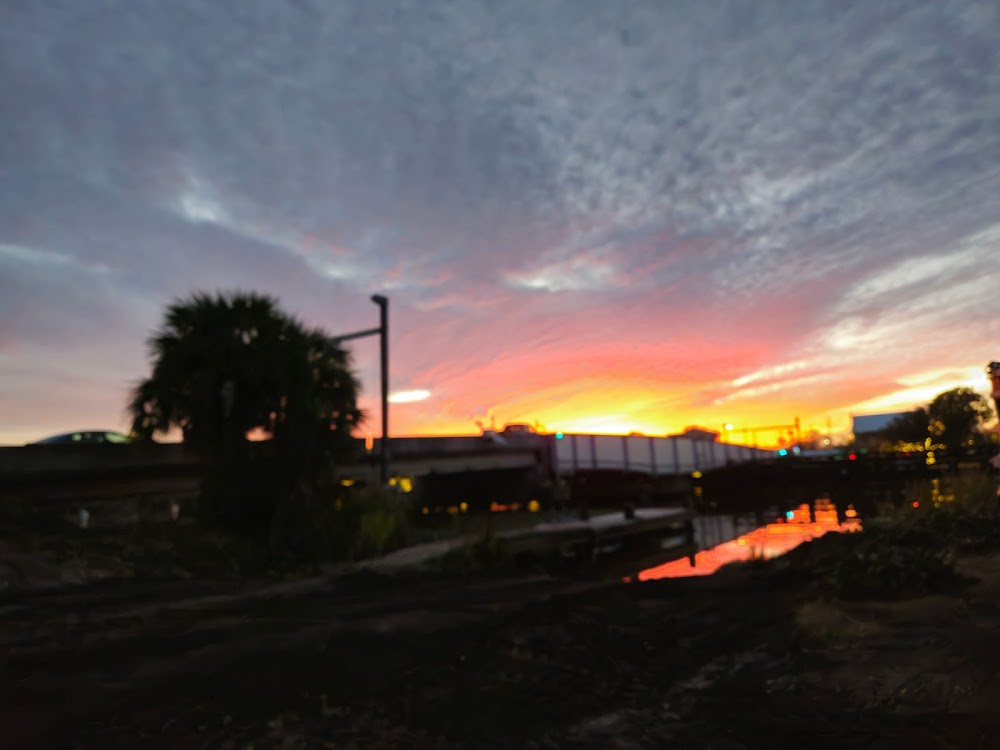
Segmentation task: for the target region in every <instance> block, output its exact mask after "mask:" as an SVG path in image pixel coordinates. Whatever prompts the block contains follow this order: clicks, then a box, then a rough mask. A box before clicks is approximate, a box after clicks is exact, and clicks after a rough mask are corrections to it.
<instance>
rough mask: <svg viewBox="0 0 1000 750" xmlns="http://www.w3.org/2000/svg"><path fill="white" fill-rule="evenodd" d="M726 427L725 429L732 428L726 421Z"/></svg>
mask: <svg viewBox="0 0 1000 750" xmlns="http://www.w3.org/2000/svg"><path fill="white" fill-rule="evenodd" d="M726 429H727V430H731V429H733V426H732V425H731V424H729V423H728V422H727V423H726Z"/></svg>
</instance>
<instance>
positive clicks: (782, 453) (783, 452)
mask: <svg viewBox="0 0 1000 750" xmlns="http://www.w3.org/2000/svg"><path fill="white" fill-rule="evenodd" d="M778 455H779V456H787V455H788V451H786V450H785V449H784V448H782V449H781V450H780V451H778Z"/></svg>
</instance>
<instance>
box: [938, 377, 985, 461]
mask: <svg viewBox="0 0 1000 750" xmlns="http://www.w3.org/2000/svg"><path fill="white" fill-rule="evenodd" d="M927 411H928V416H929V418H930V431H931V434H933V435H935V436H936V437H937V439H938V440H940V441H941V443H943V444H944V446H945V447H946V448H947V449H948V453H949V454H950V455H951V456H953V457H957V456H958V455H959V454H960V451H961V447H962V444H963V443H965V442H967V441H969V440H973V439H975V438H977V437H981V432H980V430H979V428H980V427H981V426H982V424H983V423H984V422H986V421H987V420H989V419H990V417H991V416H992V414H993V410H992V409H991V408H990V404H989V402H988V401H987V400H986V399H985V398H984V397H983V396H981V395H979V394H978V393H976V392H975V391H974V390H972V389H971V388H953V389H951V390H950V391H945V392H944V393H942V394H940V395H938V396H937V397H935V399H934V400H933V401H931V404H930V406H929V407H928V409H927Z"/></svg>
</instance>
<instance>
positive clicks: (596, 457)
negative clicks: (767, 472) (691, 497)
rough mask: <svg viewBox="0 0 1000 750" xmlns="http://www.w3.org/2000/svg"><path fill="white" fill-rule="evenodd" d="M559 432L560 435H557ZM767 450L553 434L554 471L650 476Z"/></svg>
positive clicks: (675, 439)
mask: <svg viewBox="0 0 1000 750" xmlns="http://www.w3.org/2000/svg"><path fill="white" fill-rule="evenodd" d="M560 435H561V437H560ZM771 454H772V452H771V451H768V450H764V449H761V448H752V447H750V446H748V445H737V444H735V443H721V442H716V441H712V440H698V439H695V438H690V437H684V436H679V435H677V436H671V437H649V436H645V435H643V436H638V435H628V436H625V435H581V434H569V433H567V434H562V433H560V434H557V435H556V440H555V450H554V461H555V470H556V473H557V474H558V475H560V476H568V475H571V474H575V473H577V472H578V471H600V470H613V471H635V472H641V473H643V474H651V475H654V476H668V475H677V474H687V473H690V472H693V471H705V470H707V469H717V468H719V467H722V466H726V465H729V464H734V463H746V462H748V461H756V460H760V459H764V458H768V457H770V456H771Z"/></svg>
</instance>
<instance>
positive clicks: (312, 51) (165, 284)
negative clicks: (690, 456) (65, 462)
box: [0, 0, 1000, 429]
mask: <svg viewBox="0 0 1000 750" xmlns="http://www.w3.org/2000/svg"><path fill="white" fill-rule="evenodd" d="M998 29H1000V12H998V6H997V5H996V3H994V2H989V1H984V2H959V1H957V0H951V1H943V0H942V1H938V2H912V1H911V0H898V1H896V2H892V1H891V0H884V1H883V2H878V3H870V2H854V3H850V2H840V1H833V0H831V1H830V2H795V3H758V2H755V1H752V0H739V1H734V2H728V3H702V2H694V1H692V2H682V3H656V2H626V3H607V2H603V0H586V1H585V0H549V1H546V2H537V0H532V1H530V2H529V1H528V0H523V1H520V0H515V1H509V2H502V3H495V2H489V1H488V0H481V1H479V0H477V1H469V2H461V3H447V2H429V1H428V0H412V1H410V2H405V1H399V2H378V3H375V2H327V1H326V0H297V1H296V2H270V1H269V0H244V1H241V2H235V1H234V2H217V3H204V2H200V1H199V0H173V1H172V2H169V3H164V2H153V1H151V0H120V1H115V0H88V2H73V1H71V0H66V1H65V2H55V1H51V2H45V3H37V2H29V1H28V0H22V1H20V2H19V1H17V0H8V2H5V3H4V4H3V6H2V7H0V113H2V116H0V292H2V296H0V315H2V320H3V323H2V327H0V356H2V357H4V362H5V366H4V370H5V371H6V372H0V378H3V379H4V380H3V385H4V389H5V391H7V393H13V394H15V397H16V399H17V401H18V402H19V403H33V402H34V403H37V402H38V401H39V400H40V399H41V398H42V397H41V396H40V395H39V394H38V393H37V391H36V389H35V388H34V387H33V386H32V384H31V382H30V378H29V379H25V378H24V377H23V376H22V377H19V376H15V375H13V374H10V373H13V371H14V368H13V366H12V365H11V366H10V369H8V363H14V362H16V363H17V365H18V367H19V371H23V370H25V369H26V370H28V371H31V370H33V369H35V370H40V369H49V370H52V369H55V370H60V369H78V368H80V367H89V366H90V365H81V364H80V362H81V361H82V360H81V359H80V358H81V357H86V358H87V360H88V361H99V360H102V359H103V360H107V361H113V362H115V363H116V365H117V366H119V367H120V368H121V370H122V372H123V374H122V375H121V378H120V379H127V378H129V377H135V376H136V375H138V374H139V373H140V372H141V369H142V347H141V341H142V338H143V336H144V334H145V332H146V330H147V329H148V328H149V327H150V326H152V325H154V324H155V322H156V318H157V315H158V312H159V309H160V308H161V306H162V304H163V303H164V302H166V301H167V300H168V299H170V298H171V297H173V296H176V295H179V294H184V293H187V292H189V291H191V290H192V289H195V288H199V287H209V288H211V287H233V286H243V287H257V288H263V289H265V290H268V291H271V292H274V293H276V294H278V295H280V296H281V297H282V299H283V300H284V301H285V302H286V304H287V306H288V307H290V308H292V309H294V310H295V311H297V312H299V313H301V314H302V315H304V316H306V317H308V318H310V319H312V320H315V321H316V322H322V323H325V324H327V325H329V326H331V327H334V328H351V327H354V326H356V325H359V324H361V325H364V324H367V321H368V320H369V319H370V317H371V311H370V310H369V309H367V308H368V307H369V306H368V305H367V303H366V300H365V297H366V296H367V292H368V291H369V290H373V289H376V288H382V289H388V290H389V291H390V292H391V293H392V295H393V298H394V299H395V300H397V302H398V307H396V308H395V309H396V310H398V311H399V312H398V315H399V316H401V317H400V325H399V327H398V328H397V331H399V334H398V335H399V337H400V346H401V347H402V348H401V352H402V354H403V356H402V357H401V358H400V360H399V361H400V363H401V364H400V367H401V368H403V369H402V370H401V371H400V373H399V377H400V379H401V380H402V381H404V382H405V383H410V381H413V384H414V385H424V384H423V383H419V382H417V381H420V380H421V378H422V376H423V375H424V374H425V373H427V372H428V371H431V368H434V370H433V371H434V372H435V373H438V372H439V371H440V370H439V367H438V366H439V363H440V361H441V360H442V359H445V358H449V357H452V358H458V359H459V360H463V361H462V362H457V363H456V364H455V369H456V370H458V371H461V370H462V369H463V368H464V367H466V365H467V363H468V362H480V363H481V362H483V361H487V360H488V359H489V358H491V357H495V356H496V355H497V352H510V353H511V354H512V356H515V355H516V353H517V352H518V351H519V350H524V349H526V348H538V349H542V348H544V347H545V344H546V342H547V341H549V340H550V339H552V337H556V338H557V339H559V340H561V341H568V340H570V341H580V342H582V343H587V342H593V341H599V340H601V339H603V338H606V337H608V336H611V337H615V338H621V337H624V338H626V339H629V338H630V337H633V336H634V337H637V338H639V339H644V338H648V337H649V336H653V335H658V336H667V337H669V333H665V331H669V329H671V328H675V327H677V326H683V327H685V328H686V329H687V330H688V331H689V332H694V333H696V334H700V335H703V336H705V337H712V338H715V339H716V340H718V339H719V338H720V337H721V338H722V340H723V341H725V340H727V337H729V338H731V339H732V340H733V341H736V340H740V339H745V338H746V337H754V336H756V335H757V334H758V333H759V332H760V331H761V328H762V327H766V326H770V327H771V330H770V332H769V333H770V343H769V344H768V345H767V347H766V351H762V352H761V355H760V361H746V362H742V363H735V364H734V365H733V368H732V371H731V372H728V371H727V372H725V373H723V377H731V378H737V377H738V376H740V375H745V374H746V372H747V368H749V369H754V368H757V367H765V366H767V365H769V364H778V363H780V362H782V361H787V360H791V359H794V358H796V357H799V356H807V357H810V358H815V359H817V361H819V360H823V361H829V365H830V366H831V367H833V366H836V365H837V363H838V362H840V361H841V360H840V359H838V355H837V354H836V353H837V352H838V351H840V350H838V349H837V348H836V346H833V347H828V348H827V349H823V348H822V347H820V348H819V349H817V348H816V344H815V342H816V340H817V337H819V338H820V339H821V338H822V336H823V331H827V330H829V329H830V328H831V327H832V326H834V325H835V323H836V321H837V320H842V319H843V318H844V317H845V315H856V316H858V320H859V321H861V322H859V323H858V325H870V324H872V322H873V321H875V320H876V319H878V318H879V317H880V316H885V315H889V316H890V317H891V316H893V315H898V316H900V317H903V313H901V312H900V311H903V310H906V309H908V307H907V306H910V305H912V304H913V302H914V300H916V299H919V298H921V297H923V296H926V295H934V294H941V295H947V293H948V290H949V289H952V288H960V286H956V285H960V284H961V283H963V282H962V279H964V278H966V277H967V276H969V275H971V276H976V275H984V274H985V275H988V276H990V278H992V279H994V280H995V279H996V278H997V272H996V271H995V270H994V267H993V266H992V265H991V263H990V261H991V260H992V259H993V258H994V257H995V256H994V255H993V253H995V252H1000V245H998V244H997V237H996V235H995V233H991V231H990V228H991V226H993V225H995V224H997V223H998V221H1000V219H998V215H997V210H996V208H997V198H996V196H997V195H998V194H1000V37H998V31H997V30H998ZM970 237H979V241H978V244H974V245H972V246H968V244H967V240H968V238H970ZM963 243H965V244H963ZM960 248H965V250H964V252H965V253H966V255H965V256H963V257H964V258H965V260H964V261H963V263H964V265H963V266H962V269H963V270H961V271H960V272H956V273H951V272H948V273H944V274H940V275H937V276H935V275H931V276H929V277H927V278H925V279H923V280H922V281H921V282H919V283H914V284H910V283H895V282H891V281H886V280H885V276H884V275H885V274H886V273H889V272H891V270H892V269H896V270H897V271H900V272H901V273H905V269H903V268H902V266H903V265H905V264H906V263H907V262H908V261H910V260H911V259H921V258H934V257H936V256H937V255H938V254H940V253H947V252H952V251H955V252H958V251H959V250H958V249H960ZM901 269H902V270H901ZM963 274H964V276H963ZM959 277H961V278H959ZM866 279H873V280H874V281H871V282H869V286H868V287H865V286H864V284H865V280H866ZM878 279H883V281H882V282H881V286H879V283H880V282H879V281H878ZM859 284H860V286H859ZM970 289H972V291H968V290H967V292H968V293H967V294H965V295H964V296H961V297H960V298H957V299H955V300H953V301H952V302H951V303H950V304H952V305H953V306H954V307H953V308H952V309H953V310H958V311H959V312H960V313H961V314H963V315H966V316H968V315H969V314H975V312H976V311H975V306H976V305H978V304H980V303H982V302H983V301H984V299H986V298H987V297H988V296H989V295H990V294H992V292H991V291H989V289H988V288H987V287H982V288H981V287H974V288H970ZM852 294H853V295H854V296H853V297H851V296H850V295H852ZM845 295H848V296H847V297H845ZM865 295H867V296H865ZM977 295H979V296H977ZM984 295H985V296H984ZM845 299H848V300H853V302H851V305H853V307H851V308H850V309H849V310H846V312H845V308H844V305H845V304H846V303H845V302H844V300H845ZM456 316H461V317H460V319H459V322H456V319H457V317H456ZM664 321H669V324H668V325H665V324H664ZM776 321H778V322H776ZM932 324H933V321H924V323H923V324H922V327H921V328H920V329H919V330H917V329H914V330H911V331H909V332H908V333H905V334H904V335H903V338H904V339H905V340H904V341H894V342H891V343H893V345H896V344H898V345H899V348H900V350H901V351H905V350H907V346H906V345H907V342H908V341H910V339H909V338H907V337H908V336H910V337H912V336H916V335H925V334H926V333H927V332H928V331H931V330H935V326H934V325H932ZM983 325H984V327H985V329H986V330H988V331H991V332H992V333H994V334H996V333H998V332H1000V331H998V328H997V324H995V323H986V322H985V321H984V323H983ZM102 332H103V334H104V335H101V333H102ZM897 335H898V334H897ZM95 337H96V338H95ZM687 338H689V337H687V336H686V337H685V339H687ZM960 338H961V337H960ZM483 341H489V342H490V351H489V352H479V351H478V350H479V348H480V347H479V342H483ZM864 343H865V345H866V346H870V345H871V342H864ZM960 346H962V347H964V348H963V349H962V356H967V357H976V356H979V352H980V350H979V349H978V348H976V346H977V344H976V343H975V341H974V340H973V339H972V338H969V339H967V340H966V339H961V342H960ZM910 348H912V346H911V347H910ZM831 352H832V354H831ZM966 352H967V354H966ZM458 353H460V354H458ZM553 356H556V355H555V354H553ZM688 356H690V357H692V359H693V361H694V363H695V365H697V361H698V356H697V352H693V353H692V352H689V353H688ZM824 357H825V358H826V359H824ZM69 363H73V364H72V366H70V364H69ZM362 364H363V366H364V367H365V368H366V369H365V374H371V372H372V371H373V368H372V367H371V363H369V362H367V360H366V361H363V362H362ZM914 366H917V364H916V363H914ZM716 376H718V373H713V377H716ZM110 385H115V387H118V386H117V385H116V384H115V383H110ZM426 385H428V386H431V387H432V386H433V385H434V384H426ZM453 408H454V410H455V414H458V413H460V412H461V411H462V410H463V409H469V410H472V409H474V407H473V406H472V405H471V404H468V405H463V402H461V398H459V400H458V402H456V405H455V406H454V407H453ZM11 409H13V407H11ZM19 414H20V416H19V417H18V419H17V420H15V421H16V422H17V423H18V424H19V425H22V426H24V428H25V429H27V426H29V425H28V421H30V419H31V416H30V414H26V413H24V412H19Z"/></svg>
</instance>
